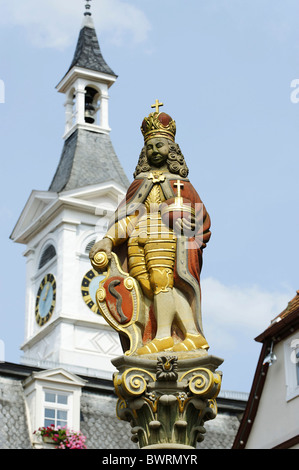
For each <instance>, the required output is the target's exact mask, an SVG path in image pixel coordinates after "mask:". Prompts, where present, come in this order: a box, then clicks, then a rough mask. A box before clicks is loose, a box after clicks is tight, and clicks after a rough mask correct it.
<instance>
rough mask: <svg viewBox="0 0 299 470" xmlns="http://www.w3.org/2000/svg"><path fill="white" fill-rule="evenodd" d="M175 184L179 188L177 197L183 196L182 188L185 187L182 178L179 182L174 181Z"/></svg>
mask: <svg viewBox="0 0 299 470" xmlns="http://www.w3.org/2000/svg"><path fill="white" fill-rule="evenodd" d="M173 186H174V187H175V188H177V189H178V196H177V197H179V198H180V197H181V188H182V189H183V188H184V184H183V183H182V182H181V181H180V180H177V182H176V183H174V185H173Z"/></svg>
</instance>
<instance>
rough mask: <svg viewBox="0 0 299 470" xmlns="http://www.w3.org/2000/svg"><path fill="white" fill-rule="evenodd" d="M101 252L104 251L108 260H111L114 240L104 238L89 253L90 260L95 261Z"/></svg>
mask: <svg viewBox="0 0 299 470" xmlns="http://www.w3.org/2000/svg"><path fill="white" fill-rule="evenodd" d="M100 251H104V252H105V253H106V255H107V258H108V259H111V251H112V240H110V238H103V239H102V240H100V241H99V242H96V243H95V244H94V245H93V247H92V248H91V250H90V252H89V258H90V259H93V258H94V257H95V255H96V254H97V253H99V252H100Z"/></svg>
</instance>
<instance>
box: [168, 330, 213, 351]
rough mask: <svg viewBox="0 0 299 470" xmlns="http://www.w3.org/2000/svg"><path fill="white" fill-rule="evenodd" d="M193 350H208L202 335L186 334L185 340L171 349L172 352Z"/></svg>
mask: <svg viewBox="0 0 299 470" xmlns="http://www.w3.org/2000/svg"><path fill="white" fill-rule="evenodd" d="M193 349H209V345H208V343H207V341H206V339H205V338H204V337H203V336H202V335H191V334H190V333H187V334H186V338H185V339H184V341H182V342H181V343H178V344H176V345H175V346H174V347H173V349H172V350H173V351H176V352H178V351H192V350H193Z"/></svg>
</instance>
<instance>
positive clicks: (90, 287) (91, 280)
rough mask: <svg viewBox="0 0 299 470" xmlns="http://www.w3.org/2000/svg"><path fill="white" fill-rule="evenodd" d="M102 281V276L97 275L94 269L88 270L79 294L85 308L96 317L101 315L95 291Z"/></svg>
mask: <svg viewBox="0 0 299 470" xmlns="http://www.w3.org/2000/svg"><path fill="white" fill-rule="evenodd" d="M102 279H104V276H103V275H102V274H99V273H98V272H97V271H96V270H95V269H90V271H88V272H87V273H86V274H85V276H84V277H83V279H82V283H81V293H82V297H83V300H84V302H85V303H86V305H87V307H89V308H90V310H92V311H93V312H94V313H96V314H97V315H101V313H100V311H99V309H98V306H97V302H96V291H97V290H98V288H99V283H100V281H101V280H102Z"/></svg>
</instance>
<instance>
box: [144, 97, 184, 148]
mask: <svg viewBox="0 0 299 470" xmlns="http://www.w3.org/2000/svg"><path fill="white" fill-rule="evenodd" d="M160 106H163V103H159V101H158V100H156V104H154V105H152V108H154V107H155V108H156V111H155V112H153V113H151V114H150V115H149V116H148V117H147V118H144V119H143V121H142V125H141V132H142V134H143V137H144V142H145V143H146V142H147V141H148V140H149V139H152V138H153V137H165V138H166V139H170V140H172V141H173V142H174V139H175V133H176V123H175V121H174V120H173V119H172V118H171V117H170V116H169V115H168V114H166V113H160V112H159V107H160Z"/></svg>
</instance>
